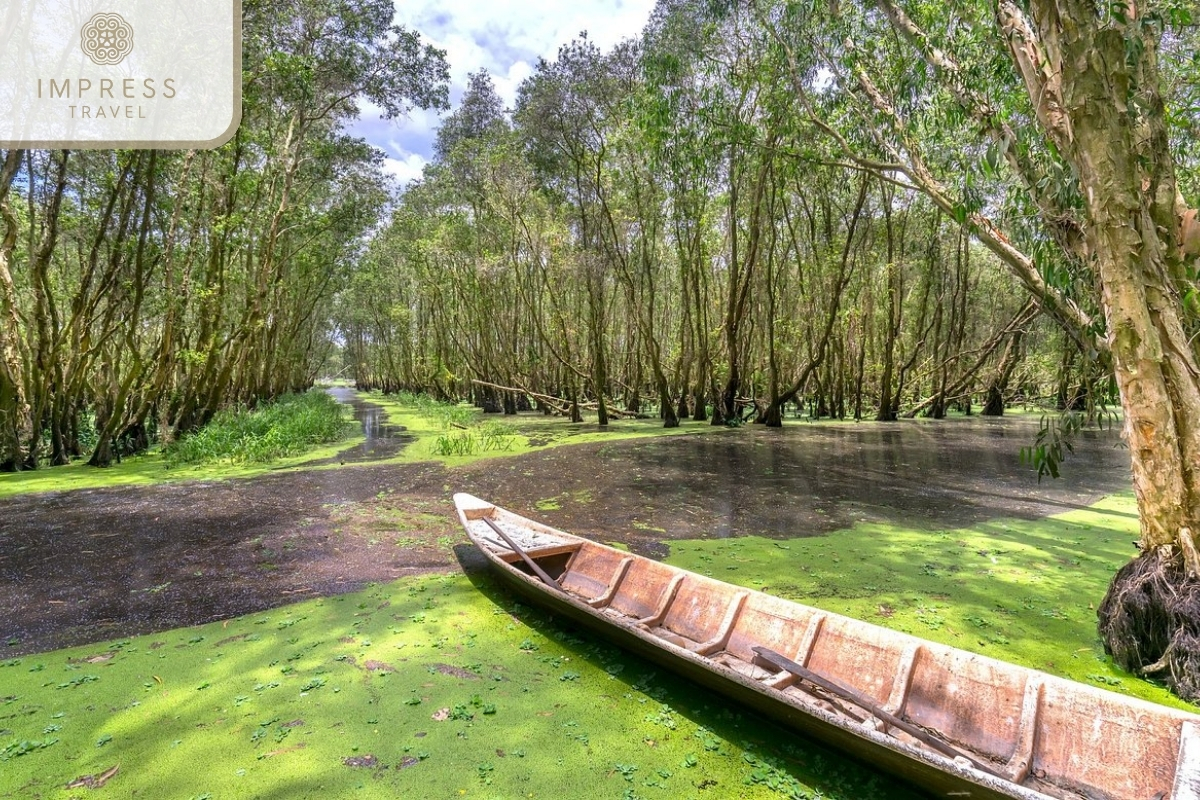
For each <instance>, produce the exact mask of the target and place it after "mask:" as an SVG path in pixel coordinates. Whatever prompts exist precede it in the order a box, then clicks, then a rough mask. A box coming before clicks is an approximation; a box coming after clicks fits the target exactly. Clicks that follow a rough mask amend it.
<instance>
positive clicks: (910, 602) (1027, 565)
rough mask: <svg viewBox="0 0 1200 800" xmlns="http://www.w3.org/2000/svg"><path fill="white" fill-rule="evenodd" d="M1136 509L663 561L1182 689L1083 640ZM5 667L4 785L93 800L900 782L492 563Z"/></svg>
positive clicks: (1117, 504) (1154, 694) (0, 728)
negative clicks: (547, 599) (491, 572)
mask: <svg viewBox="0 0 1200 800" xmlns="http://www.w3.org/2000/svg"><path fill="white" fill-rule="evenodd" d="M1136 531H1137V519H1136V513H1135V510H1134V505H1133V501H1132V498H1131V497H1128V496H1116V497H1110V498H1107V499H1105V500H1104V501H1102V502H1101V503H1098V504H1096V505H1094V506H1092V507H1090V508H1086V509H1076V510H1072V511H1069V512H1067V513H1065V514H1062V515H1059V516H1056V517H1051V518H1047V519H1043V520H1037V521H1032V522H1030V521H1017V520H993V521H991V522H989V523H986V524H983V525H979V526H977V527H974V528H971V529H958V530H946V531H941V532H935V533H930V532H928V531H918V530H911V529H906V528H902V527H899V526H886V527H885V526H879V525H869V526H868V525H863V526H858V527H855V528H852V529H849V530H844V531H839V532H836V533H833V534H830V535H828V536H823V537H816V538H805V539H791V540H786V541H781V540H769V539H762V538H758V537H747V538H738V539H727V540H706V541H678V542H672V543H671V553H670V556H669V558H668V561H670V562H671V563H674V564H678V565H680V566H684V567H687V568H690V569H694V570H696V571H698V572H702V573H708V574H711V575H714V576H716V577H718V578H721V579H723V580H728V581H731V582H735V583H741V584H743V585H746V586H751V587H754V588H759V589H765V590H766V591H768V592H771V593H773V594H778V595H783V596H789V597H795V598H797V599H801V600H803V601H805V602H808V603H810V604H812V605H817V606H820V607H823V608H826V609H829V610H831V611H836V612H839V613H849V614H851V615H853V616H857V617H860V618H863V619H867V620H869V621H872V622H876V623H878V624H882V625H886V626H889V627H893V628H896V629H898V630H905V631H909V632H912V633H915V634H917V635H919V636H922V637H924V638H928V639H933V640H936V641H943V642H947V643H949V644H953V645H955V646H959V647H963V648H965V649H969V650H974V651H977V652H980V653H984V654H987V655H990V656H994V657H997V658H1002V659H1004V660H1008V661H1012V662H1016V663H1021V664H1026V665H1028V666H1033V667H1036V668H1039V669H1043V670H1045V671H1048V672H1051V673H1054V674H1058V675H1063V676H1066V677H1069V678H1073V679H1075V680H1079V681H1083V682H1086V683H1091V684H1094V685H1099V686H1102V687H1104V688H1107V689H1111V690H1114V691H1118V692H1124V693H1128V694H1132V695H1136V696H1139V697H1143V698H1146V699H1149V700H1151V701H1155V702H1160V703H1164V704H1168V705H1173V706H1180V707H1187V706H1186V705H1185V704H1182V703H1180V702H1179V701H1178V700H1175V699H1174V698H1172V697H1171V696H1170V695H1169V694H1167V693H1166V692H1165V691H1164V690H1162V689H1161V688H1159V687H1156V686H1154V685H1152V684H1149V683H1146V682H1144V681H1142V680H1139V679H1137V678H1135V677H1133V676H1130V675H1128V674H1124V673H1122V672H1121V671H1120V670H1118V669H1116V668H1115V667H1114V666H1113V665H1112V664H1111V662H1110V661H1109V660H1108V659H1107V658H1106V657H1105V656H1104V655H1103V651H1102V649H1101V648H1100V645H1099V642H1098V640H1097V638H1096V634H1095V612H1094V610H1093V609H1092V607H1091V606H1092V605H1094V603H1095V602H1096V601H1097V600H1098V599H1099V597H1100V596H1101V595H1102V594H1103V590H1104V587H1105V585H1106V583H1107V581H1108V579H1109V578H1110V577H1111V575H1112V573H1113V571H1114V570H1115V569H1116V567H1117V566H1118V565H1119V564H1121V563H1122V562H1123V561H1124V560H1125V559H1126V558H1127V557H1128V555H1129V551H1130V544H1129V543H1130V541H1131V539H1132V538H1133V536H1134V535H1135V534H1136ZM406 541H407V540H397V542H396V544H395V546H398V547H402V546H407V544H405V542H406ZM0 687H3V688H2V690H0V762H3V763H0V797H3V798H8V797H12V798H17V797H20V798H68V797H72V796H75V797H82V796H86V795H88V794H89V793H88V791H87V790H86V789H82V788H74V789H68V788H66V787H67V786H68V785H69V784H71V783H72V782H79V781H85V780H86V779H87V777H88V776H91V780H92V781H93V782H95V781H97V780H99V779H100V778H101V777H103V776H104V775H105V774H106V773H108V772H109V771H111V770H112V768H113V767H119V769H118V771H117V772H116V773H115V774H113V775H112V777H111V778H109V779H108V781H107V784H106V785H107V787H108V792H109V793H110V794H112V795H113V796H123V797H124V796H134V795H136V796H147V797H163V798H183V799H184V800H189V799H190V798H202V797H206V798H209V799H210V800H219V799H220V798H253V797H288V798H303V797H314V798H315V797H366V798H370V797H396V796H420V797H447V798H448V797H481V798H515V797H523V798H526V797H572V798H593V797H594V798H645V799H647V800H650V799H651V798H663V799H664V800H666V798H672V797H676V796H683V797H705V796H713V797H717V796H719V797H740V798H780V797H785V798H817V797H823V798H847V800H849V798H872V797H879V798H884V797H887V798H892V797H897V798H899V797H904V795H903V794H902V793H901V792H899V791H898V790H897V788H896V787H895V785H894V784H892V783H891V782H890V781H887V780H882V779H878V778H875V777H873V776H871V775H870V774H868V773H866V772H865V771H864V770H862V769H861V768H859V767H857V766H855V765H854V764H852V763H849V762H846V761H845V760H843V759H842V758H840V757H838V756H836V755H834V754H831V753H828V752H826V751H824V750H823V749H822V748H820V747H819V746H816V745H813V744H811V743H807V742H805V741H803V740H801V739H798V738H797V737H795V736H794V735H792V734H790V733H786V732H782V731H780V730H778V729H775V728H773V727H771V726H768V725H765V724H764V723H762V722H761V721H759V720H758V719H756V718H753V717H750V716H743V715H742V714H741V712H740V711H739V709H737V708H734V707H731V706H729V705H728V704H726V703H725V702H724V701H722V699H721V698H719V697H718V696H716V695H715V694H712V693H708V692H703V691H699V690H697V689H695V688H693V687H692V686H691V685H689V684H688V683H686V682H684V681H681V680H678V679H676V678H674V677H673V676H671V675H669V674H667V673H663V672H662V671H660V670H657V669H656V668H653V667H651V666H649V665H647V664H646V663H645V662H643V661H641V660H639V659H636V658H633V657H631V656H627V655H625V654H624V653H622V652H620V651H618V650H615V649H614V648H612V647H610V646H608V645H606V644H603V643H600V642H599V641H598V640H596V639H594V638H593V637H592V636H590V635H588V634H585V633H582V632H580V631H577V630H573V629H572V630H567V629H563V628H560V627H558V626H557V625H555V623H554V622H553V620H550V619H548V618H547V617H546V616H545V615H543V614H542V613H541V612H538V611H536V610H533V609H529V608H525V607H522V606H520V605H517V604H516V603H515V601H514V600H513V599H512V598H511V597H510V596H508V595H507V594H505V593H503V592H502V591H500V590H499V589H497V588H496V587H495V586H493V584H492V583H491V582H490V579H489V578H488V577H487V576H486V574H484V575H472V576H470V577H468V576H465V575H463V574H461V573H455V574H448V575H435V576H427V577H424V578H416V579H409V580H403V581H400V582H397V583H393V584H388V585H384V586H375V587H372V588H370V589H368V590H366V591H363V592H358V593H356V594H349V595H344V596H341V597H335V598H327V599H323V600H315V601H309V602H305V603H300V604H297V605H291V606H287V607H284V608H280V609H277V610H275V611H271V612H269V613H263V614H251V615H248V616H245V617H241V618H238V619H232V620H228V621H225V622H219V623H213V624H210V625H206V626H202V627H198V628H189V629H183V630H175V631H168V632H164V633H160V634H156V635H152V636H144V637H136V638H131V639H126V640H122V641H118V642H110V643H106V644H98V645H94V646H89V647H83V648H74V649H71V650H63V651H57V652H53V653H45V654H40V655H34V656H26V657H22V658H17V659H10V660H7V661H0ZM97 796H100V795H99V794H97Z"/></svg>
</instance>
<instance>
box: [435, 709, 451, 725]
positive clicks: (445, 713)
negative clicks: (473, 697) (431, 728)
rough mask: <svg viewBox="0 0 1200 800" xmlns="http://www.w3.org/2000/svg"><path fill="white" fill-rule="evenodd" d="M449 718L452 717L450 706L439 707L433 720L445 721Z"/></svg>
mask: <svg viewBox="0 0 1200 800" xmlns="http://www.w3.org/2000/svg"><path fill="white" fill-rule="evenodd" d="M448 719H450V709H448V708H439V709H438V710H437V711H435V712H433V720H434V721H435V722H445V721H446V720H448Z"/></svg>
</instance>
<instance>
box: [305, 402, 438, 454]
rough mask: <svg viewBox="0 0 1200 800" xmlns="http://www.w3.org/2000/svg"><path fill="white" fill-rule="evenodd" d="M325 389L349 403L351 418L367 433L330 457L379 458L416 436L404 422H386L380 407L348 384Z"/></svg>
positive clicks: (396, 450)
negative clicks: (407, 428) (352, 416)
mask: <svg viewBox="0 0 1200 800" xmlns="http://www.w3.org/2000/svg"><path fill="white" fill-rule="evenodd" d="M325 391H326V392H328V393H329V394H330V395H331V396H332V397H333V399H335V400H337V401H338V402H339V403H345V404H346V405H348V406H350V408H351V409H352V410H353V413H354V419H355V420H356V421H358V423H359V424H361V425H362V429H363V434H364V435H365V436H366V437H367V440H366V441H365V442H363V443H362V444H360V445H355V446H354V447H350V448H347V449H345V450H343V451H341V452H340V453H338V454H337V456H336V457H335V458H334V459H331V461H336V462H339V463H342V464H346V463H355V462H362V461H381V460H383V459H385V458H391V457H392V456H394V455H396V454H397V453H399V452H400V451H401V450H402V449H404V447H405V446H406V445H408V444H410V443H411V442H413V441H414V440H415V439H416V437H415V436H412V435H411V434H407V433H405V432H404V431H405V430H406V428H405V427H404V426H403V425H392V424H390V423H388V422H387V421H386V419H387V415H386V414H385V413H384V410H383V408H382V407H380V406H378V405H376V404H375V403H369V402H367V401H366V400H363V399H362V395H360V394H359V393H358V392H356V391H355V390H353V389H351V388H350V387H348V386H334V387H331V388H329V389H326V390H325Z"/></svg>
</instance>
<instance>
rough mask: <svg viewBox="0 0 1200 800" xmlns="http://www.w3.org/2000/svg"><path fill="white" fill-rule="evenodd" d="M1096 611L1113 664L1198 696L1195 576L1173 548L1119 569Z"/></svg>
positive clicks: (1199, 593) (1198, 589)
mask: <svg viewBox="0 0 1200 800" xmlns="http://www.w3.org/2000/svg"><path fill="white" fill-rule="evenodd" d="M1097 615H1098V616H1099V617H1100V637H1101V639H1103V640H1104V649H1105V650H1106V651H1107V652H1108V653H1109V655H1111V656H1112V657H1113V660H1114V661H1115V662H1116V663H1117V664H1118V665H1120V666H1121V667H1122V668H1123V669H1127V670H1129V671H1130V672H1134V673H1138V674H1142V675H1147V676H1152V677H1155V678H1159V679H1161V680H1163V681H1164V682H1165V683H1166V684H1167V685H1168V686H1169V687H1170V689H1171V690H1172V691H1173V692H1175V694H1177V695H1179V696H1180V697H1182V698H1183V699H1185V700H1191V701H1196V700H1200V580H1197V579H1196V578H1195V577H1192V576H1190V575H1188V573H1187V572H1186V570H1185V567H1184V565H1183V559H1182V558H1180V556H1179V554H1178V553H1177V552H1172V550H1171V549H1167V548H1162V549H1158V550H1154V551H1150V552H1146V553H1143V554H1142V555H1140V556H1138V557H1137V558H1135V559H1134V560H1133V561H1131V562H1129V563H1128V564H1126V565H1125V566H1124V567H1122V568H1121V569H1120V570H1119V571H1118V572H1117V574H1116V577H1114V578H1113V582H1112V584H1111V585H1110V586H1109V587H1108V594H1107V595H1105V597H1104V601H1103V602H1102V603H1101V604H1100V608H1099V610H1098V611H1097Z"/></svg>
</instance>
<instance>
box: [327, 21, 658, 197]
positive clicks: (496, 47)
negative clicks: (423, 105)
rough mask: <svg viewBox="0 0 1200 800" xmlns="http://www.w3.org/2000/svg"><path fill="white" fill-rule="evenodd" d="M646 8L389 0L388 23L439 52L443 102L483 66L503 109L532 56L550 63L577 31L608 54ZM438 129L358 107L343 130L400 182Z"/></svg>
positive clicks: (416, 173) (417, 166)
mask: <svg viewBox="0 0 1200 800" xmlns="http://www.w3.org/2000/svg"><path fill="white" fill-rule="evenodd" d="M653 7H654V0H396V22H397V23H399V24H401V25H404V26H405V27H407V28H409V29H411V30H415V31H418V32H420V33H421V35H422V37H423V38H424V39H425V40H426V41H428V42H430V43H432V44H433V45H434V46H436V47H439V48H441V49H443V50H445V51H446V58H447V60H448V61H449V62H450V101H451V105H457V103H458V101H459V99H460V98H461V97H462V92H463V88H464V87H465V86H466V83H467V75H468V74H470V73H472V72H477V71H478V70H480V69H485V68H486V69H487V71H488V72H490V73H491V74H492V78H493V80H494V81H495V83H496V89H497V91H498V92H499V93H500V96H501V97H502V98H504V101H505V103H506V104H507V105H509V106H510V107H511V105H512V104H513V101H514V100H515V98H516V95H517V86H519V85H520V83H521V81H523V80H524V79H525V78H526V77H528V76H529V75H530V74H531V73H532V72H533V67H534V65H535V64H536V63H537V60H538V58H539V57H540V56H544V57H547V58H552V57H553V56H554V55H555V53H557V52H558V48H559V45H562V44H565V43H566V42H568V41H570V40H571V39H572V38H574V37H576V36H578V35H579V33H580V31H584V30H586V31H587V32H588V37H589V38H590V39H591V40H592V41H594V42H595V43H596V44H597V45H598V46H600V47H601V48H603V49H608V48H609V47H612V46H613V45H614V44H616V43H617V42H619V41H620V40H621V39H624V38H627V37H630V36H637V35H638V34H640V33H641V30H642V28H643V26H645V24H646V20H647V19H648V18H649V16H650V11H651V9H652V8H653ZM438 124H439V115H438V114H436V113H432V112H423V111H420V110H416V111H414V112H413V113H412V114H411V115H410V116H409V118H408V119H398V120H392V121H387V120H382V119H380V118H379V113H378V110H377V109H374V108H371V107H369V106H367V105H364V107H363V110H362V118H361V119H360V120H359V121H358V122H357V123H356V124H354V125H353V126H352V127H351V132H352V133H353V134H354V135H356V136H361V137H363V138H364V139H366V140H367V141H369V142H371V143H372V144H374V145H376V146H377V147H379V148H381V149H383V151H384V152H385V153H386V154H387V159H388V160H387V166H388V170H389V171H390V172H391V173H392V174H394V175H395V176H396V177H397V178H398V179H399V180H400V181H401V183H407V182H408V181H410V180H412V179H413V178H417V177H420V175H421V168H422V167H424V166H425V163H426V161H428V159H429V158H430V155H431V153H432V151H433V139H434V135H435V131H436V130H437V126H438Z"/></svg>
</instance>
